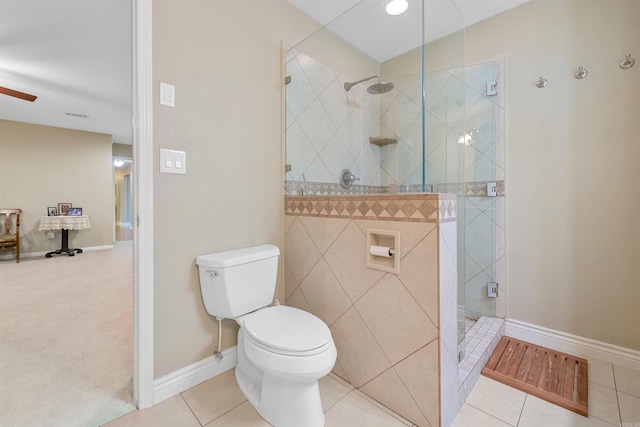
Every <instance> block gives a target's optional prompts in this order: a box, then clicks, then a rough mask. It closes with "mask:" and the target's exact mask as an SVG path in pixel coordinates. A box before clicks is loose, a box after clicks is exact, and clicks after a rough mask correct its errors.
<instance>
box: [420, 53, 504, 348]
mask: <svg viewBox="0 0 640 427" xmlns="http://www.w3.org/2000/svg"><path fill="white" fill-rule="evenodd" d="M497 71H498V70H497V64H496V63H494V62H491V63H485V64H478V65H472V66H466V67H459V68H455V69H451V70H443V71H436V72H431V73H427V74H426V79H425V80H426V81H425V94H426V99H427V100H428V103H427V106H426V111H425V113H426V118H425V124H426V131H425V135H426V142H425V166H426V181H427V186H431V187H432V188H433V191H434V192H438V193H452V194H456V195H457V206H458V212H457V231H458V351H459V357H460V358H461V359H462V358H463V357H464V352H465V341H464V338H465V332H466V331H467V330H468V328H469V327H470V325H472V324H473V321H474V320H477V319H478V318H479V317H481V316H495V301H496V300H495V298H493V297H490V296H489V294H488V289H489V287H490V286H491V285H490V284H491V283H492V282H496V281H497V280H496V263H497V260H498V259H499V258H500V254H499V253H498V252H499V251H498V250H497V247H496V221H497V218H496V216H497V211H496V202H497V199H498V198H497V197H496V196H497V195H498V194H499V192H500V191H501V187H500V184H499V181H498V179H497V178H498V177H499V173H498V172H499V169H500V168H499V167H498V166H497V165H498V164H499V163H500V162H499V161H498V157H499V156H500V155H502V153H501V148H500V146H499V145H500V144H499V143H497V141H498V139H499V137H501V134H499V132H497V131H496V102H495V96H496V95H495V94H493V92H492V91H491V90H492V89H493V88H495V85H494V82H495V81H496V78H497ZM488 89H489V91H488ZM494 183H495V184H496V185H495V186H494ZM487 189H489V192H488V191H487ZM494 192H495V195H493V193H494Z"/></svg>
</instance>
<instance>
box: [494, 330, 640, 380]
mask: <svg viewBox="0 0 640 427" xmlns="http://www.w3.org/2000/svg"><path fill="white" fill-rule="evenodd" d="M506 326H507V328H506V331H505V335H507V336H510V337H512V338H515V339H519V340H522V341H527V342H530V343H532V344H537V345H541V346H543V347H548V348H551V349H553V350H557V351H561V352H563V353H568V354H571V355H574V356H578V357H582V358H584V359H598V360H602V361H605V362H608V363H613V364H615V365H619V366H624V367H626V368H630V369H635V370H639V371H640V351H636V350H632V349H629V348H624V347H619V346H617V345H613V344H607V343H605V342H601V341H596V340H592V339H589V338H583V337H579V336H577V335H571V334H568V333H565V332H560V331H556V330H553V329H548V328H545V327H542V326H538V325H533V324H531V323H526V322H521V321H520V320H514V319H507V325H506Z"/></svg>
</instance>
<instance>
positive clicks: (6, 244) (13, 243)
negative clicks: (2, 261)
mask: <svg viewBox="0 0 640 427" xmlns="http://www.w3.org/2000/svg"><path fill="white" fill-rule="evenodd" d="M21 213H22V209H2V208H0V221H4V225H3V227H2V229H0V248H16V262H20V214H21ZM14 224H15V226H14Z"/></svg>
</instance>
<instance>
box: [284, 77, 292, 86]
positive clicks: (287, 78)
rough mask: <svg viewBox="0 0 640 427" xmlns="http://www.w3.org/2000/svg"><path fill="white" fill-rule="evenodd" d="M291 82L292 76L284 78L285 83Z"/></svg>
mask: <svg viewBox="0 0 640 427" xmlns="http://www.w3.org/2000/svg"><path fill="white" fill-rule="evenodd" d="M289 83H291V76H287V77H285V78H284V84H286V85H288V84H289Z"/></svg>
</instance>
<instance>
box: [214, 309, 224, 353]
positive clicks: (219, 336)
mask: <svg viewBox="0 0 640 427" xmlns="http://www.w3.org/2000/svg"><path fill="white" fill-rule="evenodd" d="M216 319H217V320H218V351H214V352H213V355H214V356H215V357H216V359H218V360H222V358H223V357H224V355H223V354H222V351H221V350H222V319H224V317H216Z"/></svg>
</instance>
